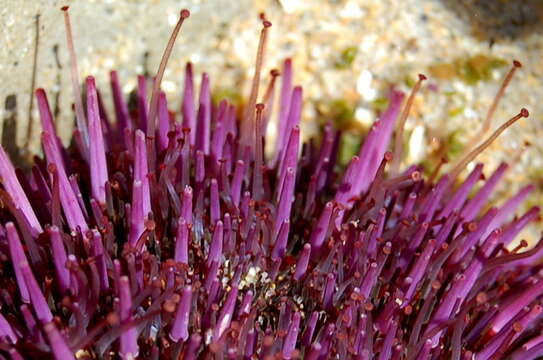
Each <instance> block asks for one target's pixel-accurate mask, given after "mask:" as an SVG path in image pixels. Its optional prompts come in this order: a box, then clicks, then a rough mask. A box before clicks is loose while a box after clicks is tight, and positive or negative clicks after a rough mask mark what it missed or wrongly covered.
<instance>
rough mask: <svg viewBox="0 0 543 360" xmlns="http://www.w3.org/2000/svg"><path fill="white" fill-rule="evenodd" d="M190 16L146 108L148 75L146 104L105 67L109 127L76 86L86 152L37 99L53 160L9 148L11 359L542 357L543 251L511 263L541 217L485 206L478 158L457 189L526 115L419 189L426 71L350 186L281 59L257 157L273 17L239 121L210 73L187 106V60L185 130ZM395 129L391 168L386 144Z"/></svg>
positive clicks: (7, 325)
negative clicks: (412, 149)
mask: <svg viewBox="0 0 543 360" xmlns="http://www.w3.org/2000/svg"><path fill="white" fill-rule="evenodd" d="M64 10H65V19H66V22H67V25H68V26H67V29H68V31H67V34H68V43H69V49H70V53H71V56H72V69H74V72H73V74H74V89H78V87H79V85H78V79H77V77H76V74H77V66H76V63H75V51H74V47H73V44H72V39H71V37H72V35H71V30H70V27H69V17H68V13H67V11H66V10H67V8H64ZM188 15H189V14H188V12H187V11H183V12H182V13H181V19H180V21H179V23H178V24H177V26H176V28H175V30H174V34H173V36H172V38H171V39H170V42H169V43H168V46H167V49H166V51H165V56H164V58H163V61H162V62H161V64H160V68H159V71H158V75H157V77H156V79H155V80H154V82H153V86H152V87H153V91H152V95H151V99H150V100H148V96H147V86H148V80H147V79H146V78H145V77H139V79H138V88H137V99H138V101H137V105H138V106H137V108H136V109H135V111H130V109H129V108H128V106H127V104H126V102H125V100H124V98H123V95H122V93H121V90H120V89H121V88H120V85H119V79H118V77H117V74H116V73H115V72H113V73H111V87H112V94H113V102H114V107H115V114H116V119H117V121H116V123H115V124H112V123H110V122H109V120H108V117H107V114H106V112H105V110H104V107H103V105H102V102H101V98H100V96H99V93H98V91H97V89H96V85H95V82H94V79H93V78H92V77H89V78H87V81H86V106H87V108H86V111H85V109H84V107H83V105H84V104H83V102H82V101H81V97H80V95H78V94H79V92H78V91H75V94H76V101H75V110H76V118H77V124H78V127H77V129H76V132H75V134H74V140H75V141H74V143H75V145H74V146H72V147H70V148H65V147H64V146H63V145H62V143H61V142H60V140H59V138H58V137H57V135H56V130H55V126H54V122H53V119H52V116H51V112H50V110H49V106H48V103H47V98H46V95H45V92H44V91H43V90H41V89H39V90H38V91H37V92H36V96H37V103H38V108H39V110H40V115H41V120H42V126H43V130H44V131H43V135H42V143H43V150H44V154H45V160H43V159H40V158H36V164H35V166H34V167H33V168H32V171H31V173H30V174H29V176H26V175H25V174H22V173H21V172H20V171H17V170H15V169H14V167H13V165H12V164H11V162H10V160H9V159H8V157H7V155H6V154H5V152H4V151H3V150H1V149H0V175H1V177H2V183H3V190H2V191H0V198H1V199H2V203H3V205H4V206H3V208H4V210H3V211H2V212H1V213H0V216H1V219H2V223H3V224H4V225H3V226H0V247H1V248H2V254H3V255H2V267H1V268H0V271H1V274H2V278H1V280H0V281H1V283H2V289H3V290H1V291H0V303H1V306H2V311H1V312H0V339H2V341H1V346H0V351H4V352H5V354H9V356H11V357H12V358H14V359H22V358H33V357H37V356H41V355H43V354H53V356H54V357H56V358H57V359H72V358H74V357H75V356H77V358H95V357H106V358H111V357H114V355H115V353H116V352H118V353H119V354H120V355H121V357H122V358H125V359H131V358H134V357H137V356H140V357H142V358H152V359H158V358H178V357H179V356H180V355H181V354H182V355H183V357H184V358H185V359H195V358H207V357H213V356H216V357H217V356H218V357H224V356H226V357H229V358H241V357H242V358H253V357H255V356H257V357H259V358H264V359H267V358H277V357H282V358H284V359H291V358H295V357H302V356H303V357H304V358H307V359H324V358H330V357H333V358H341V359H344V358H349V357H352V358H359V359H370V358H376V359H380V360H385V359H403V358H407V359H427V358H441V357H450V358H453V359H464V358H466V359H467V358H470V357H471V356H472V354H475V355H476V358H477V359H499V358H502V357H503V356H505V355H511V356H513V357H514V358H516V359H522V358H525V356H526V355H525V354H532V355H533V356H534V357H535V356H538V355H540V354H541V353H543V345H542V344H543V339H542V338H541V335H540V334H539V332H540V330H541V328H542V327H541V320H540V319H539V316H540V314H541V311H542V310H541V306H540V301H541V298H542V296H541V295H542V294H543V277H542V275H541V274H540V273H541V266H537V265H532V263H533V261H534V260H535V259H537V258H538V257H539V256H541V254H542V250H543V242H539V243H538V244H537V246H536V247H535V248H533V249H532V250H529V251H525V252H520V251H519V250H521V249H522V248H523V247H526V243H525V242H521V245H520V246H519V247H517V248H515V249H513V250H511V251H508V250H507V248H508V245H509V244H510V243H511V242H512V240H513V239H514V238H515V237H516V236H517V235H518V234H519V232H520V231H521V230H522V229H523V228H524V227H525V226H526V225H527V224H528V223H530V222H531V221H533V220H535V219H536V218H538V216H539V209H538V208H536V207H534V208H532V209H530V210H528V211H527V212H526V213H525V214H524V215H523V216H521V217H519V218H513V219H512V220H510V218H511V216H512V215H513V213H514V212H515V210H516V209H517V208H518V206H519V205H520V204H521V203H522V201H523V200H524V199H526V197H527V196H528V195H529V193H530V191H531V190H532V187H531V186H528V187H525V188H523V189H522V190H521V191H520V192H519V193H518V194H516V195H515V196H513V197H512V198H511V199H509V200H508V201H507V202H505V203H504V204H501V205H500V206H499V207H491V208H488V209H487V208H485V206H486V204H487V203H488V201H489V198H490V196H491V193H492V191H493V190H494V189H495V188H496V186H497V184H498V182H499V180H500V179H501V178H502V177H503V176H504V173H505V172H506V171H507V165H506V164H502V165H500V166H499V167H498V168H497V170H496V171H495V172H494V173H493V174H492V175H491V176H490V177H489V178H488V179H486V180H485V182H484V184H483V185H482V186H481V187H480V188H479V189H478V190H477V191H475V194H474V195H473V196H472V197H471V198H468V197H469V194H470V193H471V192H473V191H474V190H473V189H474V188H475V186H476V183H477V182H479V181H480V180H481V179H484V176H483V175H482V174H483V173H482V167H483V166H482V165H481V164H479V165H476V166H475V167H474V168H473V170H472V171H471V173H470V174H469V175H468V176H467V178H466V179H465V180H464V181H463V182H462V183H460V184H459V185H458V186H457V187H456V189H455V180H456V178H457V177H458V175H459V173H460V171H461V170H463V169H464V168H465V167H466V165H467V164H468V163H469V162H471V161H473V160H474V158H475V156H476V155H477V154H478V153H480V152H481V151H482V150H484V148H486V147H487V146H488V145H489V144H490V142H492V141H493V140H494V139H495V138H496V137H497V136H498V135H499V134H500V133H501V132H502V131H504V130H505V129H506V128H507V127H508V126H510V125H511V124H512V123H514V122H515V121H517V120H518V119H520V118H521V117H527V116H528V113H527V111H526V110H524V109H523V110H522V111H521V112H520V113H519V114H518V115H516V116H515V117H513V118H512V119H511V120H509V121H508V122H506V123H505V124H504V125H503V126H502V127H500V128H499V129H498V130H497V131H496V132H495V133H493V134H492V135H491V136H490V137H489V138H488V140H486V141H484V142H483V143H482V144H481V145H480V146H478V147H475V144H473V146H472V148H473V151H471V152H469V153H467V154H466V155H465V156H463V157H462V158H461V159H460V160H459V161H458V162H457V165H456V166H454V167H453V169H452V170H451V171H449V172H448V173H445V174H443V175H442V176H441V177H440V178H439V180H438V181H436V182H434V181H432V180H425V179H424V177H423V176H422V168H421V167H420V166H417V165H412V166H410V167H407V168H406V169H404V170H403V171H400V165H401V163H400V161H399V159H400V158H401V155H402V150H401V138H402V135H401V134H402V131H403V124H404V123H405V120H406V119H407V115H408V112H409V107H410V106H411V103H412V99H413V97H414V96H415V94H416V92H417V91H418V89H419V88H420V87H421V84H422V82H423V81H424V80H425V77H424V76H420V78H419V82H418V83H417V85H416V86H415V87H414V89H413V91H412V94H411V96H410V97H409V99H410V100H408V101H407V102H406V105H405V106H403V111H402V103H403V98H404V94H403V93H402V92H400V91H397V90H393V91H391V94H390V106H389V108H388V109H387V110H386V111H385V112H384V113H383V114H381V117H380V120H378V121H377V122H376V123H375V124H374V125H373V126H372V128H371V129H370V131H369V133H368V135H367V136H366V139H365V141H364V145H363V146H362V147H361V149H360V152H359V154H358V155H357V156H355V157H353V159H352V160H351V162H350V163H349V164H348V166H347V168H346V170H345V172H344V174H340V173H338V172H337V167H336V166H335V164H336V158H337V155H338V151H339V139H340V136H341V134H340V133H339V132H337V131H335V130H334V129H333V127H332V126H331V125H330V124H328V125H326V126H325V127H324V129H323V135H322V138H321V140H320V144H319V145H318V146H317V145H316V142H314V141H311V142H309V143H306V144H304V145H303V146H302V147H301V148H300V128H299V125H300V118H301V108H302V88H301V87H294V86H293V85H292V79H293V76H292V63H291V61H290V60H287V61H286V62H285V64H284V68H283V70H282V84H281V89H280V99H279V111H278V112H279V114H278V129H279V134H280V136H278V138H277V143H276V151H275V154H274V155H272V156H271V158H270V159H265V157H264V141H263V137H264V134H265V133H266V128H267V126H268V123H269V121H270V118H271V116H272V115H273V114H272V112H271V109H272V108H273V103H274V95H273V94H274V86H275V80H276V78H277V77H278V76H279V73H278V71H276V70H274V71H272V72H271V74H270V75H271V77H270V81H269V86H268V88H267V89H266V91H265V93H264V96H262V102H261V103H257V99H258V98H259V82H260V72H261V68H262V66H263V61H264V48H265V43H266V37H267V31H268V28H269V27H270V25H271V23H269V21H267V20H266V19H265V17H264V16H262V19H263V30H262V32H261V38H260V45H259V49H258V55H257V66H256V71H255V77H254V81H253V85H252V88H251V94H250V96H249V101H248V103H247V106H246V108H245V111H244V112H243V115H242V116H241V118H240V119H239V120H238V119H237V111H236V108H235V107H234V105H232V104H230V103H228V102H226V101H222V102H221V103H220V104H219V105H214V104H213V103H212V101H211V95H210V88H211V86H210V79H209V77H208V76H207V75H206V74H204V75H203V76H202V84H201V88H200V94H199V97H198V106H195V99H196V96H195V95H194V94H195V93H194V86H193V84H194V81H193V70H192V66H191V65H190V64H189V65H187V68H186V77H185V87H184V94H183V101H182V108H181V114H182V121H181V122H177V121H175V119H174V118H173V117H172V116H171V113H170V112H169V110H168V105H167V101H166V96H165V95H164V93H162V92H160V81H161V78H162V74H163V71H164V68H165V66H166V62H167V59H168V57H169V53H170V52H171V49H172V47H173V41H174V40H175V37H176V36H177V32H178V31H179V28H180V27H181V24H182V22H183V20H184V19H186V18H187V17H188ZM519 66H520V65H519V64H518V63H517V62H515V64H514V66H513V68H512V70H511V72H510V73H509V74H508V77H507V78H506V81H505V82H504V86H503V87H502V89H501V90H500V93H499V94H498V96H497V99H499V98H500V97H501V96H502V95H503V92H504V89H505V86H506V85H507V83H508V82H509V81H510V80H511V77H512V74H513V73H514V71H515V70H516V69H517V68H518V67H519ZM496 104H497V103H495V104H494V105H493V106H492V108H495V106H496ZM493 111H494V110H492V109H491V111H489V115H488V117H487V119H490V118H491V117H492V113H493ZM397 117H399V118H400V129H401V130H400V131H397V132H396V139H395V140H396V141H395V149H394V150H395V152H394V156H393V154H392V153H391V152H387V149H388V147H389V142H390V140H391V139H392V136H393V132H394V129H395V123H396V118H397ZM489 121H490V120H488V122H489ZM485 124H486V121H485ZM483 128H484V129H483V132H485V131H486V130H487V129H486V128H485V127H483ZM21 238H22V241H21Z"/></svg>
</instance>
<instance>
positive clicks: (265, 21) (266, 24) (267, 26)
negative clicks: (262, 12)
mask: <svg viewBox="0 0 543 360" xmlns="http://www.w3.org/2000/svg"><path fill="white" fill-rule="evenodd" d="M262 24H263V25H264V27H265V28H269V27H270V26H272V23H271V22H270V21H268V20H264V21H263V22H262Z"/></svg>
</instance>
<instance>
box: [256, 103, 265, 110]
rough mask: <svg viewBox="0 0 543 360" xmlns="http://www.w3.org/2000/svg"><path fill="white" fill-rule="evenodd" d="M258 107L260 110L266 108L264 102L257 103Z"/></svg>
mask: <svg viewBox="0 0 543 360" xmlns="http://www.w3.org/2000/svg"><path fill="white" fill-rule="evenodd" d="M256 109H257V110H260V111H262V110H264V104H262V103H258V104H256Z"/></svg>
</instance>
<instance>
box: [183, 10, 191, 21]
mask: <svg viewBox="0 0 543 360" xmlns="http://www.w3.org/2000/svg"><path fill="white" fill-rule="evenodd" d="M189 16H190V11H189V10H188V9H183V10H181V17H182V18H183V19H186V18H188V17H189Z"/></svg>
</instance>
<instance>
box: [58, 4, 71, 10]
mask: <svg viewBox="0 0 543 360" xmlns="http://www.w3.org/2000/svg"><path fill="white" fill-rule="evenodd" d="M69 8H70V7H69V6H68V5H64V6H63V7H61V8H60V10H62V11H68V9H69Z"/></svg>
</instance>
